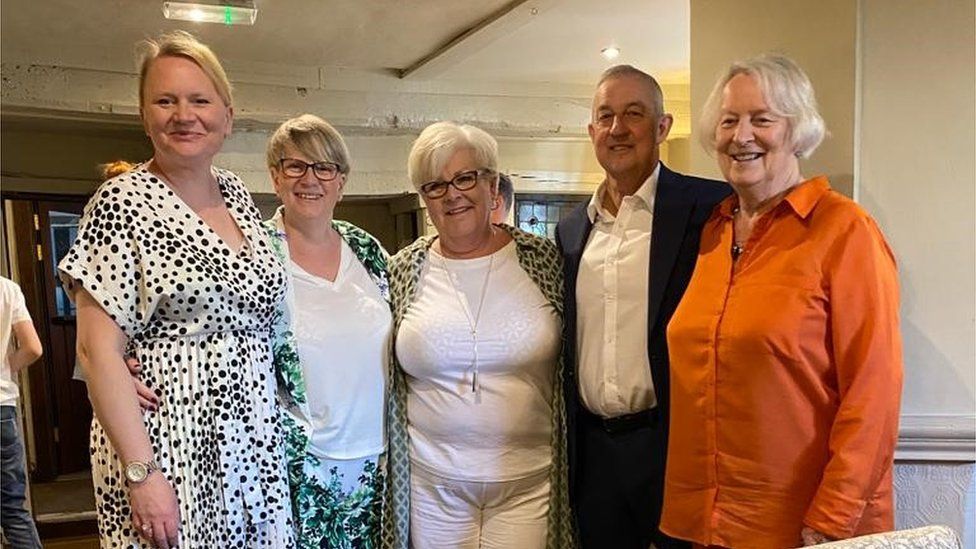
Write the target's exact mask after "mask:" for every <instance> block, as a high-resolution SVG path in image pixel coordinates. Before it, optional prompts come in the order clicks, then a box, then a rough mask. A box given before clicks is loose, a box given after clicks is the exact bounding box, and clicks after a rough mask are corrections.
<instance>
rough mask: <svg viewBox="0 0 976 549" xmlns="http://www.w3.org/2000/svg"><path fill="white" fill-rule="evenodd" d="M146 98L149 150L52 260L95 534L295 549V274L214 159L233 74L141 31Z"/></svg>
mask: <svg viewBox="0 0 976 549" xmlns="http://www.w3.org/2000/svg"><path fill="white" fill-rule="evenodd" d="M139 99H140V101H139V102H140V110H141V113H142V119H143V124H144V125H145V129H146V133H147V134H148V135H149V137H150V138H151V140H152V142H153V147H154V157H153V159H152V160H151V161H149V162H148V163H146V164H143V165H141V166H139V167H137V168H136V169H134V170H132V171H129V172H127V173H125V174H123V175H120V176H118V177H116V178H114V179H112V180H110V181H108V182H106V183H105V184H103V185H102V186H101V188H99V190H98V191H97V192H96V194H95V196H94V197H93V198H92V200H91V202H89V204H88V206H87V207H86V209H85V215H84V217H83V219H82V223H81V226H80V227H79V231H78V238H77V240H76V241H75V243H74V245H73V246H72V248H71V250H70V252H69V253H68V255H67V256H66V257H65V259H64V260H63V261H62V262H61V264H60V265H59V267H60V269H61V273H62V279H63V280H64V281H65V282H66V283H67V284H68V286H69V288H70V289H71V292H72V294H73V296H74V298H75V300H76V302H77V306H78V335H77V336H78V352H79V356H80V358H81V362H82V366H83V368H84V370H85V374H86V376H87V378H88V387H89V394H90V398H91V401H92V406H93V408H94V410H95V417H96V419H95V420H94V421H93V423H92V433H91V434H92V437H91V451H92V476H93V479H94V485H95V498H96V507H97V511H98V525H99V533H100V537H101V545H102V547H146V546H156V547H162V548H169V547H176V546H180V547H191V548H198V547H221V548H225V547H291V546H293V544H294V543H293V533H292V531H293V529H292V524H291V519H290V517H291V508H290V503H289V498H288V485H287V479H286V472H285V459H284V453H283V451H282V448H283V444H282V430H281V427H280V425H279V423H278V419H277V417H278V416H277V408H276V403H275V376H274V372H273V370H272V359H271V341H270V337H271V331H270V326H271V322H272V316H273V315H274V312H275V310H276V308H277V305H278V303H279V301H280V300H281V299H282V297H283V295H284V274H283V270H282V266H281V263H280V261H279V260H278V259H277V257H276V255H275V252H274V251H273V249H272V248H271V245H270V243H269V241H268V238H267V235H266V233H265V231H264V230H263V229H262V227H261V224H260V215H259V213H258V211H257V209H256V208H255V206H254V203H253V202H252V201H251V199H250V197H249V195H248V193H247V191H246V189H245V188H244V186H243V184H242V183H241V181H240V180H239V179H238V178H237V177H236V176H235V175H234V174H232V173H230V172H227V171H224V170H220V169H217V168H214V167H212V165H211V162H212V160H213V157H214V155H215V154H216V153H217V152H218V151H219V150H220V148H221V145H222V144H223V141H224V139H225V138H226V137H227V135H229V134H230V131H231V125H232V119H233V109H232V107H231V96H230V85H229V83H228V81H227V77H226V75H225V74H224V71H223V69H222V68H221V66H220V64H219V62H218V61H217V58H216V57H215V56H214V54H213V52H211V51H210V50H209V48H207V47H206V46H205V45H203V44H201V43H199V42H197V41H196V40H195V39H194V38H193V37H192V36H191V35H189V34H186V33H173V34H168V35H164V36H162V37H161V38H160V39H159V40H158V41H150V42H148V48H147V51H146V54H145V56H144V58H143V64H142V71H141V74H140V93H139ZM126 352H128V353H131V354H133V355H134V356H135V357H136V358H137V359H138V360H139V362H140V363H141V364H142V369H141V372H140V376H141V381H142V382H143V383H145V384H146V385H147V386H149V387H150V388H152V389H153V390H154V391H155V393H156V394H157V395H158V397H159V405H158V407H157V408H156V409H155V410H153V411H148V412H146V413H142V412H141V411H140V408H139V401H138V399H137V395H136V390H135V388H134V386H133V383H132V381H131V378H130V377H129V373H128V370H127V369H126V366H125V364H124V362H123V355H124V354H125V353H126Z"/></svg>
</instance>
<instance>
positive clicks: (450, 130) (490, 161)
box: [407, 121, 498, 191]
mask: <svg viewBox="0 0 976 549" xmlns="http://www.w3.org/2000/svg"><path fill="white" fill-rule="evenodd" d="M462 149H470V150H471V151H472V152H473V153H474V158H475V161H476V162H477V163H478V168H488V169H490V170H492V171H498V142H497V141H495V138H494V137H492V136H491V135H489V134H488V132H486V131H485V130H482V129H481V128H476V127H474V126H470V125H468V124H458V123H456V122H450V121H446V122H437V123H434V124H431V125H430V126H427V127H426V128H424V131H422V132H420V136H418V137H417V139H416V141H414V142H413V147H411V148H410V157H409V158H408V159H407V174H408V176H409V177H410V182H411V183H413V186H414V188H416V189H417V190H418V191H419V190H420V187H421V186H422V185H423V184H424V183H430V182H431V181H434V180H436V179H438V178H439V177H440V175H441V172H443V171H444V166H446V165H447V163H448V162H450V161H451V157H453V156H454V154H455V153H456V152H458V151H459V150H462Z"/></svg>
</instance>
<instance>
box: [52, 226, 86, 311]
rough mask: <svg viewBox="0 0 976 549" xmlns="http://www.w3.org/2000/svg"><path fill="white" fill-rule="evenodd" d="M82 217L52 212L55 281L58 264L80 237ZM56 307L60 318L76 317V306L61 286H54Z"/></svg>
mask: <svg viewBox="0 0 976 549" xmlns="http://www.w3.org/2000/svg"><path fill="white" fill-rule="evenodd" d="M80 219H81V216H80V215H78V214H75V213H70V212H54V211H52V212H50V222H51V223H50V225H51V255H53V257H52V261H51V265H52V267H53V268H54V280H58V263H60V262H61V259H62V258H63V257H64V256H65V255H66V254H67V253H68V249H69V248H71V245H72V244H73V243H74V241H75V238H77V236H78V221H79V220H80ZM54 296H55V301H56V303H55V305H56V306H57V308H58V316H75V304H74V303H72V302H71V300H70V299H68V294H67V293H66V292H65V291H64V288H62V287H61V284H55V286H54Z"/></svg>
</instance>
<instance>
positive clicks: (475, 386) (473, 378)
mask: <svg viewBox="0 0 976 549" xmlns="http://www.w3.org/2000/svg"><path fill="white" fill-rule="evenodd" d="M471 392H472V393H477V392H478V370H475V371H474V374H472V375H471Z"/></svg>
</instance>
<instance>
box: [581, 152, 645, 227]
mask: <svg viewBox="0 0 976 549" xmlns="http://www.w3.org/2000/svg"><path fill="white" fill-rule="evenodd" d="M660 174H661V163H660V162H658V163H657V166H655V167H654V171H653V172H651V175H650V176H649V177H648V178H647V179H645V180H644V183H643V184H642V185H641V186H640V187H638V188H637V191H635V192H634V195H633V196H634V197H635V198H637V199H639V200H640V201H641V202H643V203H644V205H645V206H646V207H647V209H648V210H650V211H652V212H653V211H654V195H655V193H656V191H657V180H658V177H659V176H660ZM606 190H607V181H606V179H604V180H603V183H600V186H598V187H597V188H596V191H594V192H593V196H592V197H590V203H589V204H587V205H586V216H587V217H588V218H590V223H593V222H595V221H596V219H597V217H598V216H599V217H602V218H609V219H613V217H614V216H613V215H611V214H610V212H608V211H607V210H606V208H604V207H603V195H604V193H605V192H606Z"/></svg>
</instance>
